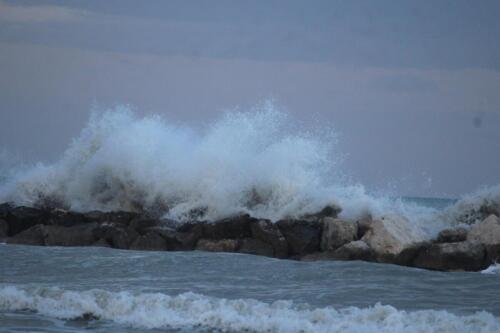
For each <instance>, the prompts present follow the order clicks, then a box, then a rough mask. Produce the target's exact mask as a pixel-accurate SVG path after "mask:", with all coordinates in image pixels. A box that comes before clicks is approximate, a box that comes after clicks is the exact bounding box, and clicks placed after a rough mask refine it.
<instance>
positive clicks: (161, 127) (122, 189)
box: [0, 103, 500, 230]
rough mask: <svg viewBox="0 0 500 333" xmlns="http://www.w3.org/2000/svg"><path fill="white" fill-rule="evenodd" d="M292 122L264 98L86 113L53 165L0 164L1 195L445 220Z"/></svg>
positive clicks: (330, 141)
mask: <svg viewBox="0 0 500 333" xmlns="http://www.w3.org/2000/svg"><path fill="white" fill-rule="evenodd" d="M292 124H293V121H291V120H290V119H288V117H287V116H286V114H284V113H282V112H279V111H277V110H276V108H275V107H274V105H273V104H272V103H264V104H262V105H261V106H259V107H256V108H255V109H253V110H251V112H229V113H226V114H225V116H224V117H223V118H222V119H220V120H218V121H216V122H214V123H213V124H212V125H210V126H206V128H204V129H203V130H195V129H192V128H188V127H183V126H178V125H176V124H172V123H171V122H168V121H166V120H165V119H163V118H161V117H159V116H150V117H139V116H137V115H136V114H134V113H133V112H132V111H130V110H129V109H128V108H127V107H123V106H121V107H117V108H115V109H113V110H109V111H107V112H103V113H99V114H94V115H93V116H92V117H91V119H90V120H89V122H88V124H87V126H86V127H85V128H84V129H83V130H82V132H81V133H80V135H79V136H78V137H77V138H76V139H75V140H74V141H73V142H72V144H71V145H70V146H69V147H68V149H67V150H66V151H65V152H64V154H63V156H62V157H61V158H60V159H59V160H58V161H56V162H55V163H53V164H48V165H47V164H37V165H36V166H33V167H29V168H24V169H19V168H14V170H15V172H13V171H12V170H13V169H12V168H11V169H9V171H8V172H7V171H4V172H3V174H4V175H3V178H5V179H4V180H3V181H2V184H0V201H11V202H14V203H16V204H19V205H27V206H57V207H61V208H67V209H71V210H75V211H90V210H103V211H112V210H129V211H150V212H155V213H159V215H162V216H165V217H168V218H172V219H176V220H180V221H185V220H189V219H205V220H216V219H219V218H223V217H227V216H229V215H233V214H240V213H248V214H250V215H252V216H254V217H258V218H268V219H271V220H278V219H281V218H284V217H297V216H300V215H303V214H308V213H314V212H317V211H319V210H321V209H322V208H323V207H324V206H325V205H327V204H330V203H332V202H333V203H336V204H339V205H340V206H341V207H342V209H343V212H342V215H343V216H344V217H347V218H357V217H359V216H362V215H365V214H372V215H374V216H379V215H382V214H388V213H399V214H402V215H405V216H406V217H407V218H408V219H410V220H411V221H413V222H418V224H419V225H421V226H425V228H427V229H434V230H437V229H439V227H438V225H439V223H438V222H439V221H445V220H446V218H444V217H439V216H438V215H437V214H436V213H437V211H436V209H433V208H429V207H423V206H421V205H417V204H411V203H407V202H404V201H402V200H399V199H389V198H384V197H374V196H371V195H369V194H368V193H367V191H366V190H365V188H364V187H363V186H362V185H360V184H352V183H349V182H347V181H345V179H346V177H344V174H343V172H342V170H341V169H340V168H339V161H340V160H341V156H342V155H341V154H340V153H339V152H338V151H336V149H335V148H336V147H335V141H336V139H335V133H334V132H333V130H332V129H330V128H328V127H327V126H325V128H323V129H319V130H318V129H314V130H312V131H308V130H306V129H304V128H303V127H301V126H298V125H297V124H296V125H295V126H293V125H292ZM498 193H500V191H498ZM464 209H465V208H464ZM461 210H463V209H462V208H460V207H458V206H457V207H455V210H454V211H453V210H452V211H449V212H448V215H449V216H453V214H455V215H460V211H461Z"/></svg>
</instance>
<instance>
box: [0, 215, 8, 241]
mask: <svg viewBox="0 0 500 333" xmlns="http://www.w3.org/2000/svg"><path fill="white" fill-rule="evenodd" d="M8 235H9V224H8V223H7V221H5V220H2V219H0V239H3V238H6V237H7V236H8Z"/></svg>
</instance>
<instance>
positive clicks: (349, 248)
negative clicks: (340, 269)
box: [333, 240, 374, 261]
mask: <svg viewBox="0 0 500 333" xmlns="http://www.w3.org/2000/svg"><path fill="white" fill-rule="evenodd" d="M333 255H334V256H335V258H336V259H339V260H364V261H372V260H373V259H374V252H373V250H372V249H371V248H370V247H369V246H368V244H366V243H365V242H364V241H362V240H358V241H353V242H350V243H347V244H344V245H343V246H341V247H340V248H338V249H337V250H335V252H334V253H333Z"/></svg>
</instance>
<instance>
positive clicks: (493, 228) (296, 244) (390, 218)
mask: <svg viewBox="0 0 500 333" xmlns="http://www.w3.org/2000/svg"><path fill="white" fill-rule="evenodd" d="M339 212H340V208H338V207H336V206H334V205H332V206H328V207H326V208H325V209H323V210H322V211H321V212H319V213H318V214H313V215H309V216H304V217H302V218H299V219H284V220H280V221H277V222H274V223H273V222H271V221H269V220H265V219H256V218H253V217H251V216H248V215H239V216H234V217H230V218H226V219H222V220H219V221H215V222H190V223H183V224H180V223H177V222H176V221H171V220H166V219H160V218H155V217H151V216H148V215H144V214H139V213H132V212H97V211H96V212H88V213H76V212H70V211H65V210H61V209H38V208H31V207H15V206H12V205H10V204H1V205H0V242H5V243H7V244H25V245H38V246H101V247H111V248H117V249H130V250H151V251H190V250H200V251H213V252H238V253H246V254H254V255H263V256H268V257H275V258H281V259H296V260H304V261H311V260H364V261H372V262H380V263H391V264H398V265H405V266H413V267H420V268H425V269H432V270H445V271H450V270H467V271H478V270H482V269H484V268H486V267H488V266H489V265H490V264H492V263H494V262H495V261H496V260H497V258H499V257H500V219H499V217H498V216H497V215H495V214H490V215H488V216H487V217H486V218H484V220H482V221H479V222H477V223H475V224H474V225H472V226H470V227H467V228H455V229H447V230H443V231H441V233H439V235H438V236H437V238H436V239H427V238H426V237H424V235H423V234H422V233H421V232H419V231H418V230H417V229H416V228H414V226H413V225H412V224H411V223H410V222H409V221H408V220H407V219H406V218H404V217H402V216H398V215H387V216H384V217H381V218H378V219H373V218H371V217H370V216H366V217H364V218H362V219H360V220H357V221H349V220H344V219H340V218H338V214H339Z"/></svg>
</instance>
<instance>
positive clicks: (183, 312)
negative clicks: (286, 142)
mask: <svg viewBox="0 0 500 333" xmlns="http://www.w3.org/2000/svg"><path fill="white" fill-rule="evenodd" d="M0 267H1V271H0V331H2V332H19V331H36V332H40V331H51V332H80V331H82V330H86V329H92V330H93V331H97V332H121V331H125V330H127V331H130V332H142V331H147V332H150V331H151V332H154V331H157V330H159V331H162V332H165V331H167V332H193V331H195V332H219V331H221V332H242V331H245V332H248V331H250V332H401V331H405V332H438V331H439V332H469V331H475V332H499V331H500V319H499V316H500V290H499V288H498V286H499V285H500V276H499V275H497V274H480V273H444V272H431V271H425V270H419V269H414V268H408V267H400V266H393V265H384V264H373V263H364V262H339V261H337V262H326V261H325V262H296V261H289V260H278V259H271V258H265V257H257V256H250V255H242V254H224V253H218V254H217V253H204V252H138V251H120V250H113V249H106V248H55V247H53V248H49V247H29V246H12V245H9V246H7V245H0ZM429 310H430V311H429ZM85 313H87V314H92V315H93V316H95V317H99V318H100V319H99V320H96V319H90V320H88V319H89V318H78V317H82V315H83V314H85ZM75 318H76V319H75Z"/></svg>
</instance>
